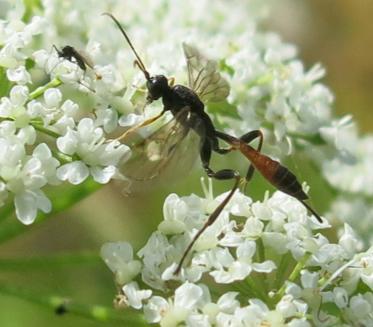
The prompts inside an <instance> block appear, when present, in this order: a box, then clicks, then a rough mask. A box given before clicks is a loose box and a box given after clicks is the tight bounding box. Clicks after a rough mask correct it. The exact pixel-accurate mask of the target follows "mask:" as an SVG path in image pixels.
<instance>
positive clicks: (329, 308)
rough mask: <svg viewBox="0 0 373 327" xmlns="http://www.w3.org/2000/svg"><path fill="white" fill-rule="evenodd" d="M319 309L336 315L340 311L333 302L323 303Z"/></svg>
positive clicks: (338, 314)
mask: <svg viewBox="0 0 373 327" xmlns="http://www.w3.org/2000/svg"><path fill="white" fill-rule="evenodd" d="M320 309H321V310H323V311H325V312H327V313H329V314H330V315H333V316H336V317H338V316H340V313H341V310H340V309H339V308H338V306H337V305H336V304H335V303H334V302H327V303H323V304H322V305H321V308H320Z"/></svg>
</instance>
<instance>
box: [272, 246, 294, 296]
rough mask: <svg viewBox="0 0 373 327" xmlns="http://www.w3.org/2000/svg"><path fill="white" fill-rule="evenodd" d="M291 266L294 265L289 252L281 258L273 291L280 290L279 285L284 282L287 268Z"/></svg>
mask: <svg viewBox="0 0 373 327" xmlns="http://www.w3.org/2000/svg"><path fill="white" fill-rule="evenodd" d="M293 265H294V263H293V260H292V256H291V254H290V253H289V252H287V253H286V254H284V255H282V256H281V261H280V264H279V265H278V268H277V271H276V280H275V283H274V287H273V288H274V289H278V288H280V286H281V284H282V283H283V282H284V279H285V275H286V272H288V271H289V268H290V267H291V266H293Z"/></svg>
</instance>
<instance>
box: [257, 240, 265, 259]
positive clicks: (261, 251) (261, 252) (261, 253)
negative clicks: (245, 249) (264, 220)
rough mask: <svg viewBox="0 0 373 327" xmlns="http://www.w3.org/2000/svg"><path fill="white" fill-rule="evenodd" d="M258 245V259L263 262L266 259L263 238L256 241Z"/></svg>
mask: <svg viewBox="0 0 373 327" xmlns="http://www.w3.org/2000/svg"><path fill="white" fill-rule="evenodd" d="M256 245H257V251H256V253H257V254H258V261H259V262H263V261H264V260H265V259H266V258H265V249H264V244H263V240H262V239H261V238H258V239H257V241H256Z"/></svg>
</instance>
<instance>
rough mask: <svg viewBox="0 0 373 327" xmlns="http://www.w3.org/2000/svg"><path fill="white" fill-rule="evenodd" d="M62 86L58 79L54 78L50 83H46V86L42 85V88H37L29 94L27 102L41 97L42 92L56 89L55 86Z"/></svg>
mask: <svg viewBox="0 0 373 327" xmlns="http://www.w3.org/2000/svg"><path fill="white" fill-rule="evenodd" d="M61 84H62V81H61V80H60V79H59V78H57V77H56V78H54V79H52V80H51V81H50V82H48V83H47V84H45V85H43V86H40V87H38V88H37V89H36V90H35V91H33V92H31V93H30V95H29V100H30V101H31V100H34V99H36V98H38V97H40V96H41V95H43V94H44V92H45V91H46V90H48V89H50V88H52V87H57V86H60V85H61Z"/></svg>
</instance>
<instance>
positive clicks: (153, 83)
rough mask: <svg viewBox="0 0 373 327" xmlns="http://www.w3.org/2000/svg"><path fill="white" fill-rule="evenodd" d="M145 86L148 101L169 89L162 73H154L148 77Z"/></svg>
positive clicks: (155, 98)
mask: <svg viewBox="0 0 373 327" xmlns="http://www.w3.org/2000/svg"><path fill="white" fill-rule="evenodd" d="M146 87H147V88H148V92H149V94H148V100H149V101H153V100H158V99H159V98H160V97H162V95H163V94H165V92H167V91H168V90H169V89H170V87H169V85H168V80H167V78H166V76H164V75H155V76H152V77H150V78H149V79H148V81H147V82H146Z"/></svg>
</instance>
